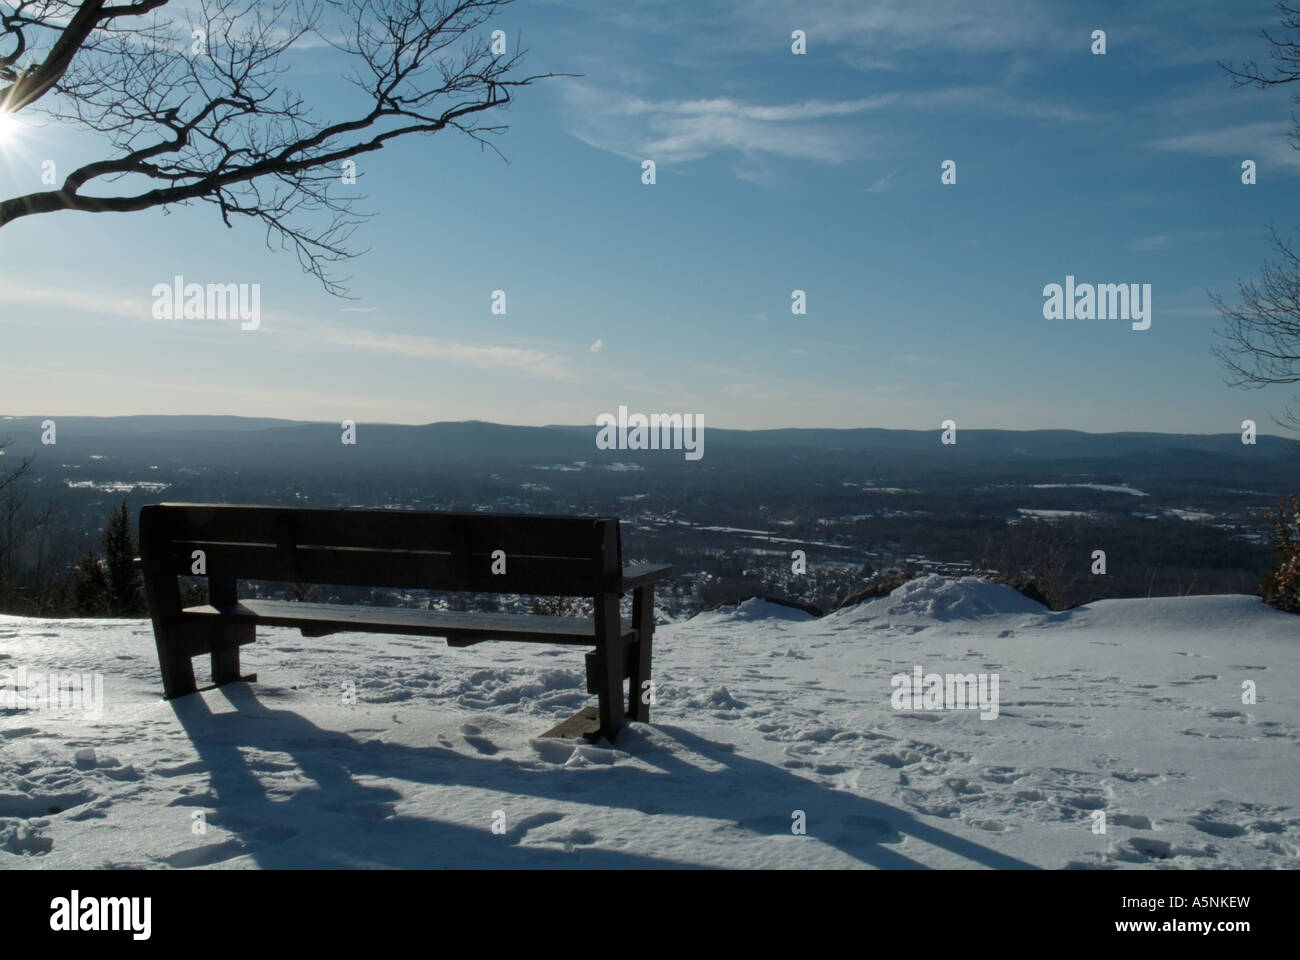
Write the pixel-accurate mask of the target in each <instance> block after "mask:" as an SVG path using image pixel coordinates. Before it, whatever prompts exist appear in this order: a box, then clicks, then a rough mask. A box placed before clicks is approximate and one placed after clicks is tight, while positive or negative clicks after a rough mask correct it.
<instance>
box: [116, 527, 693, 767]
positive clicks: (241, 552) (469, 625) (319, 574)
mask: <svg viewBox="0 0 1300 960" xmlns="http://www.w3.org/2000/svg"><path fill="white" fill-rule="evenodd" d="M200 551H201V552H200ZM200 560H201V561H202V566H200V565H199V563H200ZM140 565H141V567H142V570H143V573H144V581H145V588H146V590H147V592H148V596H149V613H150V616H151V617H152V618H153V628H154V639H155V641H156V643H157V645H158V661H159V664H160V666H161V667H162V681H163V693H164V696H165V697H167V698H168V699H171V698H173V697H181V696H184V695H185V694H187V693H193V692H195V690H196V689H198V688H197V687H196V686H195V681H194V668H193V665H192V663H191V662H190V660H191V658H192V657H195V656H199V655H201V654H209V655H210V656H211V658H212V683H213V685H214V686H220V685H222V684H226V683H230V682H232V681H235V680H249V681H252V680H256V679H257V678H256V675H250V676H241V675H240V668H239V648H240V647H241V646H242V645H243V644H246V643H252V642H253V640H254V639H255V637H254V631H255V628H256V627H257V626H258V625H259V624H262V625H266V626H282V627H297V628H298V629H299V630H301V631H302V635H303V636H306V637H319V636H325V635H327V634H331V633H338V632H340V631H344V630H348V631H356V632H360V633H397V634H418V635H423V636H432V637H445V638H446V639H447V643H448V645H449V646H453V647H463V646H469V645H470V644H474V643H480V642H482V641H484V640H516V641H525V642H530V643H568V644H575V645H580V646H594V649H593V650H592V651H590V652H589V653H588V654H587V659H586V663H587V691H588V692H589V693H595V694H596V695H597V697H598V703H599V709H598V710H593V709H592V708H590V707H588V708H586V709H585V710H582V711H579V712H578V713H577V714H576V715H575V716H574V717H572V718H570V720H568V721H565V723H563V724H560V725H559V726H558V727H556V728H555V729H554V730H552V731H548V733H550V734H553V735H557V736H576V735H578V734H581V735H583V736H586V737H588V738H594V737H597V736H604V737H605V738H607V739H608V740H609V741H610V742H611V743H612V742H613V741H614V739H615V737H616V736H617V735H618V732H619V730H620V729H622V727H623V724H624V722H625V720H626V719H632V720H639V721H642V722H645V721H648V720H649V719H650V705H649V703H648V702H647V700H648V699H649V697H648V696H642V691H645V690H648V689H649V688H650V683H649V681H650V657H651V648H652V639H653V634H654V584H655V582H656V581H659V580H663V579H666V578H667V577H669V576H671V575H672V568H671V567H670V566H667V565H664V564H637V565H633V566H629V567H624V566H623V561H622V545H621V541H620V537H619V525H618V520H617V519H616V518H612V517H548V516H528V515H511V514H484V513H469V514H458V513H423V512H414V511H401V510H355V509H345V510H315V509H301V508H294V507H263V506H232V505H226V504H195V503H164V504H158V505H153V506H146V507H144V508H142V509H141V511H140ZM494 570H495V571H498V572H494ZM199 571H203V572H204V573H205V574H206V576H207V580H208V603H207V604H206V605H203V606H192V607H182V602H181V594H180V588H179V583H178V581H177V577H178V576H190V575H194V574H196V573H198V572H199ZM241 579H243V580H271V581H281V582H286V583H304V584H308V583H310V584H330V585H337V586H363V587H387V588H402V589H426V590H451V591H474V592H478V593H493V594H533V595H554V596H563V597H590V598H591V599H592V600H593V602H594V604H595V616H594V617H590V618H581V617H560V616H543V615H536V614H501V613H477V612H459V611H445V610H414V609H403V608H393V607H373V606H347V605H344V604H338V603H296V602H292V601H283V600H253V599H246V600H241V599H239V597H238V596H237V594H236V582H237V581H238V580H241ZM628 592H631V594H632V622H631V623H630V624H628V625H624V624H623V623H622V620H621V618H620V614H619V598H620V597H622V596H623V595H625V594H627V593H628ZM624 680H630V681H631V683H630V696H629V698H628V699H625V697H624V692H623V681H624ZM205 689H209V688H205Z"/></svg>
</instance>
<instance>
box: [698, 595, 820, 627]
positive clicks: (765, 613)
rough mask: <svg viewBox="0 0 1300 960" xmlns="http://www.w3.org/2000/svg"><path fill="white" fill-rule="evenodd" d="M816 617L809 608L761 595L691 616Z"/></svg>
mask: <svg viewBox="0 0 1300 960" xmlns="http://www.w3.org/2000/svg"><path fill="white" fill-rule="evenodd" d="M816 619H817V618H816V617H814V616H813V615H812V614H811V613H809V612H808V611H807V610H800V609H799V608H798V607H787V606H786V605H785V604H782V603H773V602H772V601H771V600H764V599H762V598H761V597H750V598H749V599H748V600H745V601H743V602H741V603H738V604H730V605H727V606H723V607H718V608H717V609H716V610H706V611H704V612H703V613H701V614H698V615H696V616H695V617H692V618H691V620H692V622H694V623H719V622H735V621H744V622H752V621H757V620H795V621H802V620H816Z"/></svg>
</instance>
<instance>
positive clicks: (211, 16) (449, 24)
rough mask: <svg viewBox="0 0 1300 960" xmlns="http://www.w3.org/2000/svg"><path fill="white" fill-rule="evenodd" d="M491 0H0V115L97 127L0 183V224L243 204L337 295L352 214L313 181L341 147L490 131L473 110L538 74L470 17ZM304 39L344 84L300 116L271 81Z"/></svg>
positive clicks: (494, 4)
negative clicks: (5, 0)
mask: <svg viewBox="0 0 1300 960" xmlns="http://www.w3.org/2000/svg"><path fill="white" fill-rule="evenodd" d="M509 2H510V0H438V2H428V0H324V2H312V0H270V2H259V0H198V2H197V4H195V5H194V6H192V7H187V8H186V9H187V18H186V19H187V23H186V24H185V25H184V26H182V25H180V24H178V23H177V22H176V21H175V20H173V19H171V18H167V17H163V16H162V15H161V14H160V11H162V10H163V9H164V8H166V7H167V6H168V0H134V2H118V3H111V4H110V3H107V2H105V0H84V2H81V3H74V2H70V0H24V2H17V3H10V4H7V5H0V82H7V83H8V86H3V87H0V116H3V115H4V114H15V113H18V112H19V111H27V110H30V111H33V112H37V113H40V114H42V115H44V116H45V117H47V118H49V119H51V120H54V121H56V122H61V123H68V124H72V125H75V126H78V127H81V128H83V129H88V130H91V131H93V132H95V133H97V134H99V135H101V136H102V137H103V138H104V139H105V140H107V142H108V145H109V150H108V152H109V155H108V156H106V157H105V158H104V159H101V160H97V161H95V162H92V163H87V164H84V165H82V166H80V167H78V168H77V169H75V170H73V171H71V172H70V173H68V174H67V176H66V177H64V178H63V181H62V184H61V185H59V186H56V187H55V188H54V189H50V190H44V191H40V192H35V193H28V194H25V195H23V196H17V197H12V198H10V199H7V200H2V201H0V227H4V226H5V225H7V224H9V223H11V222H13V221H14V220H17V219H19V218H21V217H27V216H32V215H34V214H41V213H51V212H54V211H58V210H80V211H86V212H91V213H103V212H130V211H136V210H145V209H149V208H151V207H168V206H172V205H176V204H186V203H188V202H190V201H194V200H199V201H203V202H206V203H211V204H213V205H214V206H216V207H217V208H218V210H219V211H220V214H221V218H222V220H223V221H224V222H225V224H226V226H228V227H229V226H231V225H232V221H233V220H234V218H236V217H244V218H248V219H250V220H253V221H256V222H258V223H259V224H261V225H262V226H264V227H265V229H266V240H267V245H268V246H271V245H272V241H273V240H275V239H278V240H279V242H280V246H281V248H288V249H293V250H294V251H295V252H296V254H297V256H298V260H299V262H300V263H301V265H302V267H303V269H304V270H306V271H307V272H308V273H311V274H312V275H314V276H315V277H317V279H319V280H320V281H321V283H322V284H323V285H324V286H325V289H326V290H328V291H329V292H330V293H333V294H337V295H342V294H343V293H344V288H343V287H342V286H341V285H340V284H339V283H338V282H336V281H334V280H332V279H331V278H330V277H329V275H328V273H327V265H328V264H330V263H332V262H336V261H338V260H342V259H346V258H348V257H350V256H353V255H354V254H353V253H352V252H350V251H349V250H348V249H347V246H346V243H347V240H348V238H349V236H350V235H351V233H352V231H353V230H354V229H355V227H356V225H357V224H358V222H359V221H360V220H361V219H363V217H361V216H359V215H357V214H356V213H354V211H353V202H354V199H355V198H354V197H352V196H350V195H349V194H347V193H343V194H340V192H338V191H337V190H333V189H331V188H332V187H334V186H335V185H336V184H338V183H340V182H341V181H342V180H343V179H344V172H346V171H342V167H341V165H342V163H343V162H344V161H346V160H349V159H350V158H353V157H357V156H360V155H362V154H365V153H369V152H372V151H376V150H380V149H382V148H383V147H384V146H385V145H386V144H388V143H389V142H390V141H392V140H394V139H397V138H400V137H405V136H409V135H412V134H435V133H440V132H442V131H444V130H448V129H450V130H456V131H459V132H460V133H463V134H465V135H467V136H469V137H471V138H472V139H474V140H476V141H478V142H479V143H480V144H481V145H483V146H491V145H490V143H489V141H488V137H489V136H490V135H493V134H499V133H502V132H504V130H505V126H504V125H502V124H499V123H489V122H487V121H485V120H483V119H482V117H481V115H483V114H485V113H486V112H488V111H497V110H499V109H500V108H504V107H506V106H507V105H508V104H509V103H510V102H511V99H512V91H513V90H514V89H515V88H517V87H524V86H527V85H529V84H530V83H531V82H533V81H534V80H539V79H543V77H549V76H556V74H544V75H539V76H531V77H522V78H515V77H514V76H513V72H514V71H515V70H516V68H517V67H518V66H519V64H520V62H521V58H522V56H523V53H524V51H522V50H516V51H515V52H514V53H513V54H511V55H506V54H504V53H500V52H497V51H500V50H503V49H504V47H502V46H501V45H500V44H501V42H502V41H501V39H500V38H498V40H497V41H496V42H495V43H494V42H493V41H492V40H491V38H490V36H489V35H487V34H486V32H484V31H482V30H480V28H481V27H482V26H483V24H484V23H486V22H487V20H488V19H490V18H491V16H492V15H493V14H495V13H496V12H497V10H498V8H500V7H502V6H504V5H505V4H506V3H509ZM502 37H504V33H503V34H502ZM321 43H323V44H326V45H328V46H329V47H330V48H332V49H333V51H334V52H335V53H336V54H338V55H340V56H341V57H342V58H343V59H344V60H345V61H346V62H347V64H348V67H349V68H348V69H347V70H343V71H341V73H342V75H343V77H344V79H345V80H346V81H347V82H349V83H350V84H351V85H352V86H354V87H356V88H357V89H358V90H359V91H360V92H361V95H362V96H361V105H360V106H358V107H356V108H355V109H354V110H353V111H351V112H350V114H349V115H347V116H344V117H341V118H335V119H330V120H318V119H316V118H315V117H314V116H313V111H312V109H311V108H310V107H309V105H308V104H307V103H305V102H304V101H303V99H302V98H301V97H300V96H299V95H298V94H296V93H295V92H293V91H292V90H290V89H288V88H286V87H284V86H283V81H284V75H285V74H286V73H287V71H288V69H289V68H288V66H286V64H285V63H284V59H285V54H286V53H287V52H288V51H290V50H291V49H293V48H294V47H295V46H297V47H298V48H300V49H301V48H303V47H306V46H308V45H313V44H314V45H317V46H319V45H320V44H321ZM493 149H494V150H495V148H493ZM341 171H342V172H341ZM108 184H117V185H119V186H118V189H116V190H107V189H106V187H107V185H108ZM92 189H93V190H96V192H94V193H90V192H87V191H88V190H92ZM101 190H102V191H103V192H99V191H101ZM300 214H301V215H303V217H304V218H305V221H306V222H300V219H299V216H298V215H300ZM317 214H319V215H321V216H320V217H319V218H318V217H316V216H315V215H317ZM318 219H323V222H316V220H318Z"/></svg>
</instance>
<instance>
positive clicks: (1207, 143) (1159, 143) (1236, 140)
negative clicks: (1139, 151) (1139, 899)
mask: <svg viewBox="0 0 1300 960" xmlns="http://www.w3.org/2000/svg"><path fill="white" fill-rule="evenodd" d="M1290 133H1291V127H1290V125H1289V124H1287V123H1284V122H1280V121H1278V122H1271V123H1242V124H1237V125H1236V126H1231V127H1221V128H1219V129H1217V130H1202V131H1199V132H1196V133H1185V134H1182V135H1180V136H1176V137H1165V138H1164V139H1161V140H1152V141H1151V142H1150V143H1149V144H1147V146H1149V147H1151V148H1152V149H1155V150H1170V151H1174V152H1177V153H1191V154H1196V155H1197V156H1202V157H1232V158H1234V159H1241V160H1254V161H1255V162H1256V163H1257V164H1258V165H1259V167H1260V171H1259V176H1260V177H1261V179H1262V178H1263V177H1265V176H1267V170H1268V168H1272V169H1273V170H1281V171H1283V172H1285V173H1287V174H1288V175H1292V176H1294V175H1296V174H1300V151H1297V150H1296V149H1295V148H1294V147H1292V146H1291V142H1290V140H1289V139H1288V138H1289V135H1290Z"/></svg>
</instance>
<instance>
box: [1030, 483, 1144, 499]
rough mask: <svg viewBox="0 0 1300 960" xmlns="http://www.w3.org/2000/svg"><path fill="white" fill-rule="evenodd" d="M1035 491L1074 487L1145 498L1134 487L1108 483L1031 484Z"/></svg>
mask: <svg viewBox="0 0 1300 960" xmlns="http://www.w3.org/2000/svg"><path fill="white" fill-rule="evenodd" d="M1031 486H1032V487H1033V488H1034V489H1035V490H1051V489H1053V488H1056V487H1074V488H1077V489H1083V490H1101V491H1103V492H1105V493H1127V494H1129V495H1131V496H1134V497H1145V496H1146V494H1145V493H1143V492H1142V491H1141V490H1138V489H1136V488H1135V487H1129V486H1125V485H1123V484H1110V483H1035V484H1031Z"/></svg>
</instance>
